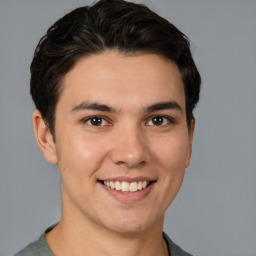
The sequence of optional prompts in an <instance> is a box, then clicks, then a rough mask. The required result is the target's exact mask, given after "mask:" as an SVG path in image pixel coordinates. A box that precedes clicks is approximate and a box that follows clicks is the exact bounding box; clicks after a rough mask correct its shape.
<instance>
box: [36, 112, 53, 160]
mask: <svg viewBox="0 0 256 256" xmlns="http://www.w3.org/2000/svg"><path fill="white" fill-rule="evenodd" d="M33 127H34V134H35V137H36V141H37V144H38V147H39V148H40V150H41V151H42V153H43V155H44V157H45V159H46V160H47V161H48V162H50V163H53V164H55V163H57V155H56V148H55V143H54V140H53V136H52V134H51V132H50V130H49V128H48V126H47V125H46V124H45V121H44V119H43V117H42V115H41V113H40V111H39V110H35V112H34V113H33Z"/></svg>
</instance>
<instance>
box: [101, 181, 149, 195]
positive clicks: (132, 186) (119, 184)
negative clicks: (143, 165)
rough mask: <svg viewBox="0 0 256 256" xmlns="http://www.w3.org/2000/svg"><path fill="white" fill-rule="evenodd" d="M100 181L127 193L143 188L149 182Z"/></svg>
mask: <svg viewBox="0 0 256 256" xmlns="http://www.w3.org/2000/svg"><path fill="white" fill-rule="evenodd" d="M102 183H103V184H104V185H105V186H106V187H108V188H111V189H114V190H117V191H122V192H128V193H129V192H130V193H131V192H137V191H139V190H143V189H145V188H146V187H147V186H148V185H149V184H150V182H149V181H138V182H136V181H133V182H131V183H129V182H127V181H103V182H102Z"/></svg>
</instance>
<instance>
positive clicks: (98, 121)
mask: <svg viewBox="0 0 256 256" xmlns="http://www.w3.org/2000/svg"><path fill="white" fill-rule="evenodd" d="M85 123H87V124H88V125H90V126H104V125H107V121H106V120H105V119H104V118H102V117H98V116H93V117H90V118H88V119H86V120H85Z"/></svg>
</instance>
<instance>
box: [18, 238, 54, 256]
mask: <svg viewBox="0 0 256 256" xmlns="http://www.w3.org/2000/svg"><path fill="white" fill-rule="evenodd" d="M14 256H54V255H53V253H52V252H51V250H50V248H49V247H48V244H47V242H46V239H45V233H43V234H42V235H41V236H40V238H39V240H37V241H35V242H33V243H30V244H29V245H28V246H27V247H25V248H24V249H22V250H21V251H19V252H18V253H16V254H15V255H14Z"/></svg>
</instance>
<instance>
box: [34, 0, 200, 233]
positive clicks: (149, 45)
mask: <svg viewBox="0 0 256 256" xmlns="http://www.w3.org/2000/svg"><path fill="white" fill-rule="evenodd" d="M31 72H32V78H31V94H32V97H33V99H34V101H35V104H36V108H37V110H36V111H35V113H34V118H33V120H34V130H35V134H36V138H37V142H38V145H39V147H40V149H41V150H42V152H43V154H44V156H45V158H46V159H47V160H48V161H49V162H51V163H57V164H58V167H59V171H60V176H61V188H62V216H63V219H70V218H71V219H72V223H76V224H77V225H82V223H83V224H84V227H85V228H86V230H88V229H89V227H92V226H93V228H92V229H91V230H90V231H92V230H96V229H95V225H96V226H97V230H102V228H103V227H104V230H111V231H114V232H117V233H118V234H120V232H121V233H129V234H131V233H133V234H134V232H135V233H136V232H143V231H145V230H149V229H150V228H151V231H152V229H153V228H156V229H157V230H158V231H157V232H159V231H160V232H161V230H162V227H161V226H162V223H163V218H164V213H165V211H166V209H167V207H168V206H169V205H170V203H171V202H172V201H173V199H174V198H175V196H176V194H177V192H178V191H179V188H180V186H181V184H182V180H183V177H184V172H185V169H186V167H188V166H189V163H190V156H191V144H192V137H193V128H194V119H193V109H194V107H195V105H196V103H197V101H198V97H199V88H200V75H199V73H198V71H197V69H196V66H195V64H194V61H193V59H192V56H191V52H190V48H189V42H188V39H187V38H186V37H185V36H184V35H183V34H182V33H181V32H180V31H179V30H178V29H177V28H175V27H174V26H173V25H172V24H170V23H169V22H168V21H166V20H165V19H163V18H161V17H159V16H158V15H157V14H155V13H153V12H152V11H150V10H149V9H148V8H147V7H145V6H142V5H138V4H133V3H129V2H125V1H122V0H101V1H99V2H98V3H96V4H95V5H93V6H91V7H82V8H78V9H76V10H74V11H73V12H71V13H69V14H67V15H65V16H64V17H63V18H62V19H60V20H59V21H57V22H56V23H55V24H54V25H53V26H52V27H51V28H50V29H49V30H48V31H47V34H46V36H44V37H43V38H42V39H41V41H40V43H39V45H38V47H37V49H36V52H35V57H34V59H33V62H32V64H31ZM143 184H144V185H143ZM143 186H144V187H143ZM62 223H63V222H62ZM154 230H155V229H154ZM155 231H156V230H155ZM115 234H116V233H115Z"/></svg>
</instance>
